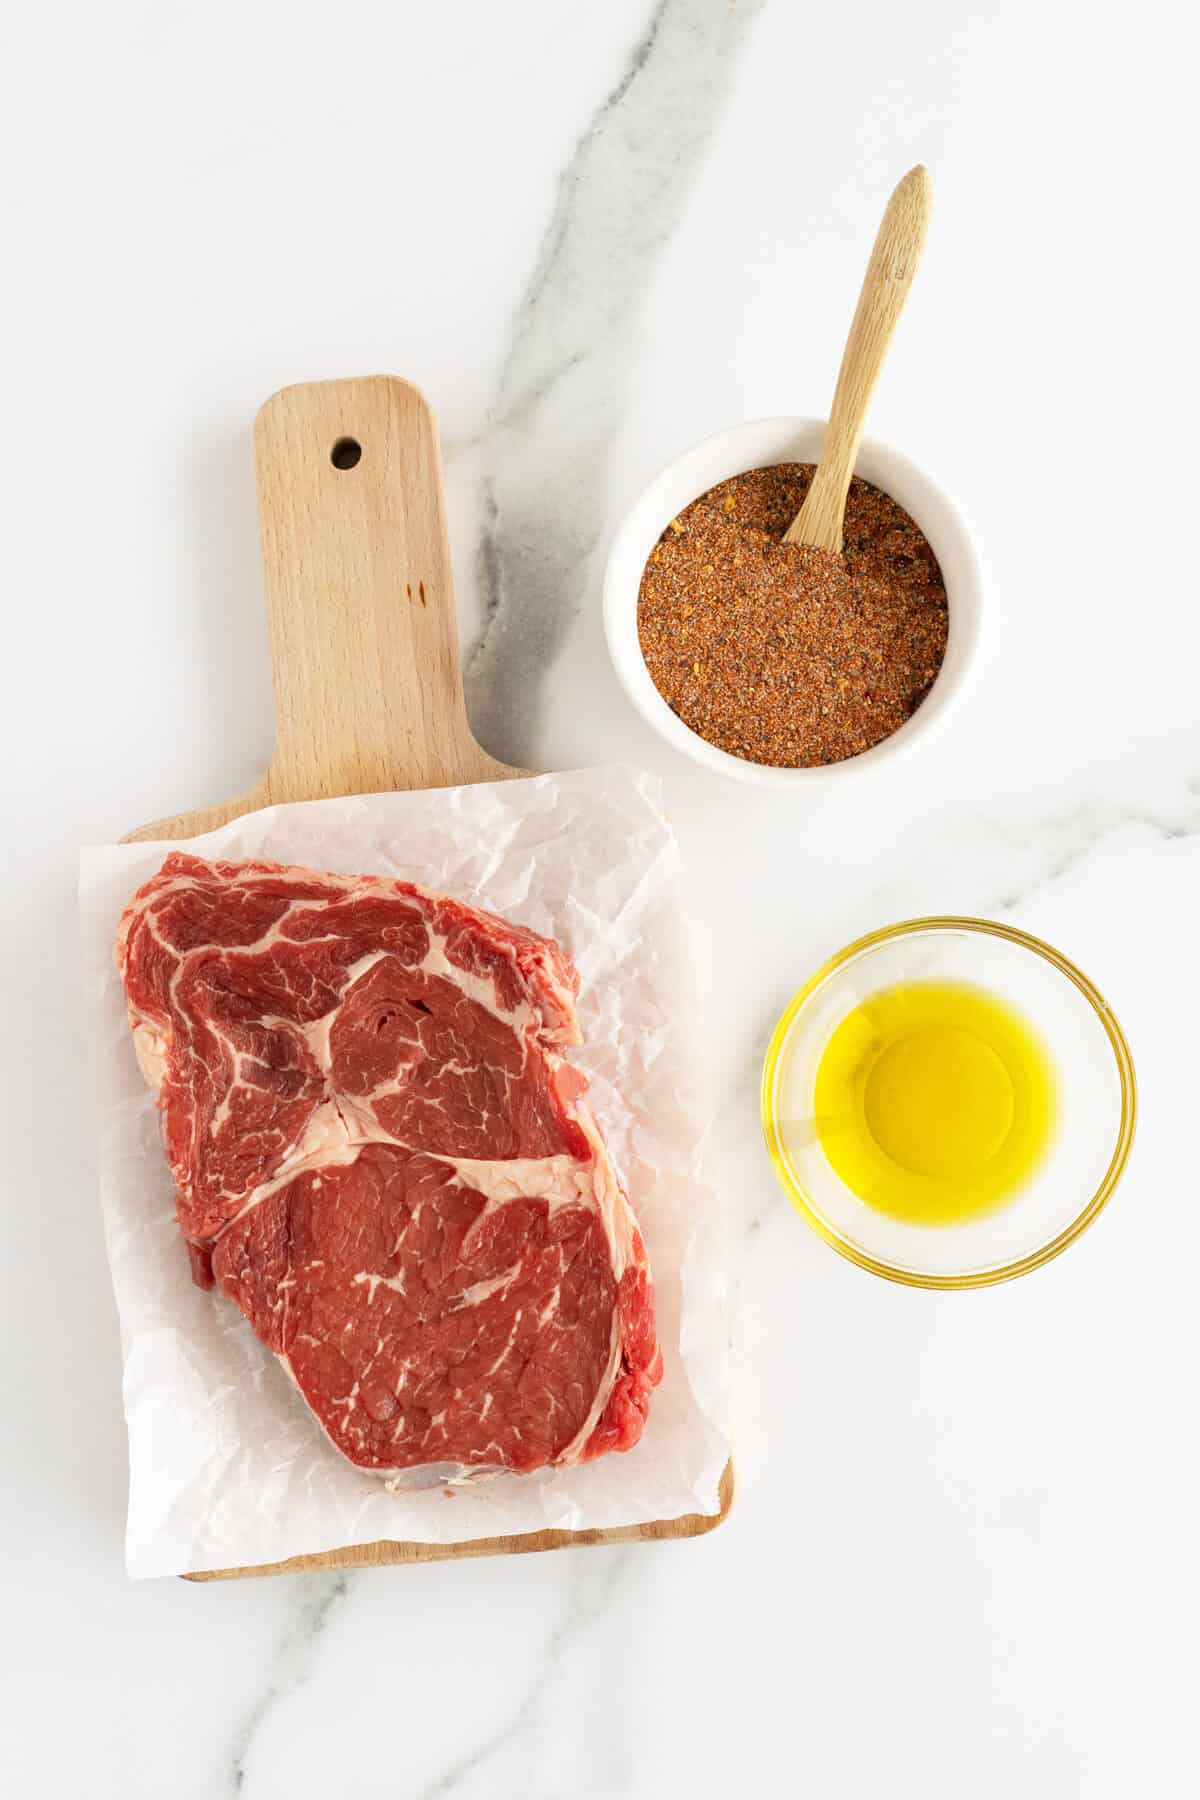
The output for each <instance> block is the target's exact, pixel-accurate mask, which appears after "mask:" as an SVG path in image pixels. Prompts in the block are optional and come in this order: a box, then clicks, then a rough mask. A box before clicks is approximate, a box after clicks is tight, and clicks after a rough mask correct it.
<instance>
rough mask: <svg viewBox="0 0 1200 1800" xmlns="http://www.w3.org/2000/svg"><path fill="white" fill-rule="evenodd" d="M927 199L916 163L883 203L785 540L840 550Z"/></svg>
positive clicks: (917, 254)
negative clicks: (805, 485)
mask: <svg viewBox="0 0 1200 1800" xmlns="http://www.w3.org/2000/svg"><path fill="white" fill-rule="evenodd" d="M931 200H932V195H931V190H930V183H929V174H928V172H927V170H926V169H925V167H924V166H923V165H922V164H921V163H918V164H917V166H916V168H915V169H910V170H909V172H908V174H907V175H906V176H905V177H904V179H903V181H902V182H901V183H900V184H899V186H898V187H897V188H896V191H895V193H894V194H893V195H892V197H891V199H890V200H889V201H888V203H887V210H886V212H885V213H884V215H883V219H882V222H881V223H880V226H879V231H878V234H877V236H876V238H875V247H874V249H873V250H872V251H871V260H870V262H869V263H868V264H867V273H866V275H865V277H864V278H863V285H862V292H861V294H860V295H859V296H858V305H857V307H856V308H855V310H854V318H853V319H852V321H851V324H850V335H849V337H848V338H847V339H846V348H845V350H844V352H843V354H842V366H841V368H840V369H839V371H838V379H837V388H836V389H835V391H834V396H833V409H832V411H831V412H830V415H829V424H828V427H827V428H826V431H825V442H824V444H823V446H822V448H821V460H820V462H819V463H818V464H817V470H816V473H815V474H814V476H813V479H812V486H811V487H810V488H809V490H808V493H807V495H806V496H805V500H804V505H803V506H802V507H801V508H800V511H799V512H798V513H797V514H796V517H795V518H794V519H793V520H792V522H791V524H790V525H789V526H788V529H787V531H786V532H785V533H784V542H785V543H787V544H812V545H814V546H815V547H816V548H817V549H818V550H831V551H833V552H834V554H835V555H836V554H839V553H840V551H841V548H842V520H843V516H844V514H845V511H846V495H847V494H848V493H849V491H850V477H851V476H852V475H853V473H854V459H855V457H856V456H857V455H858V446H859V441H860V439H861V438H862V432H863V421H864V420H865V418H866V415H867V405H868V403H869V401H870V398H871V393H872V390H873V389H874V386H875V382H876V380H877V378H878V375H879V371H880V369H881V368H882V367H883V359H884V357H885V356H886V355H887V351H888V345H889V344H890V343H891V341H892V333H893V332H894V331H895V329H896V321H897V320H898V319H899V317H900V312H901V309H902V308H903V306H904V302H905V300H906V299H907V297H908V290H909V288H910V287H911V286H912V278H913V276H914V275H915V274H916V271H917V263H918V262H919V261H920V258H921V251H922V249H923V247H924V244H925V233H926V231H927V230H928V228H929V212H930V205H931Z"/></svg>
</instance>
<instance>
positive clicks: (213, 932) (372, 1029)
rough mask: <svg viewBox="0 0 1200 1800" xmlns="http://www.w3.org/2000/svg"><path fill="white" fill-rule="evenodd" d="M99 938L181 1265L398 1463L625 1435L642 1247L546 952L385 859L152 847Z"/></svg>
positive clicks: (650, 1325)
mask: <svg viewBox="0 0 1200 1800" xmlns="http://www.w3.org/2000/svg"><path fill="white" fill-rule="evenodd" d="M117 962H118V967H119V969H120V971H121V976H122V979H123V981H124V984H125V995H126V1000H127V1003H128V1009H129V1021H130V1025H131V1027H132V1030H133V1038H134V1044H135V1046H136V1049H137V1054H138V1060H139V1062H140V1064H141V1067H142V1070H143V1072H144V1074H145V1076H146V1079H147V1081H148V1082H149V1083H150V1085H151V1086H152V1087H153V1088H154V1089H155V1091H156V1094H157V1098H158V1105H159V1109H160V1114H161V1122H162V1135H163V1143H164V1146H165V1148H166V1154H167V1160H168V1162H169V1163H170V1167H171V1173H172V1175H173V1176H174V1178H175V1184H176V1188H177V1190H178V1214H179V1223H180V1226H181V1228H182V1231H183V1235H184V1237H185V1239H186V1241H187V1245H188V1249H189V1253H190V1255H191V1259H192V1270H193V1274H194V1276H195V1278H196V1279H197V1280H198V1281H199V1282H200V1283H201V1285H203V1286H211V1285H212V1284H213V1283H214V1281H215V1283H216V1285H217V1287H218V1288H219V1289H220V1291H221V1292H222V1293H223V1294H224V1295H226V1296H227V1297H228V1298H229V1299H230V1300H232V1301H233V1302H234V1303H235V1304H236V1305H237V1306H239V1307H240V1308H241V1310H242V1312H243V1313H244V1314H245V1316H246V1318H247V1319H248V1320H249V1322H250V1324H251V1325H252V1326H253V1328H254V1330H255V1332H256V1333H257V1334H258V1336H259V1337H260V1338H261V1339H262V1341H263V1342H264V1343H265V1344H266V1345H267V1346H268V1347H269V1348H270V1349H271V1350H272V1351H274V1353H275V1355H276V1356H277V1357H278V1358H279V1360H280V1362H281V1363H282V1364H283V1366H284V1368H285V1369H286V1370H287V1372H288V1373H289V1375H290V1376H291V1377H292V1379H293V1380H294V1381H295V1382H296V1384H297V1386H298V1387H299V1389H300V1392H301V1393H302V1394H303V1396H304V1398H305V1400H306V1401H307V1402H308V1404H309V1406H310V1407H311V1408H312V1410H313V1412H314V1413H315V1414H316V1416H317V1418H318V1420H319V1421H320V1423H321V1425H322V1426H323V1427H324V1430H325V1431H326V1433H327V1434H328V1436H329V1438H330V1440H331V1441H332V1443H333V1444H334V1445H335V1446H336V1447H337V1449H338V1450H340V1451H341V1452H342V1454H343V1455H344V1456H346V1457H348V1458H349V1459H350V1461H351V1462H352V1463H354V1464H355V1465H356V1466H357V1467H359V1468H361V1469H364V1470H368V1471H369V1472H370V1473H372V1474H376V1475H382V1476H393V1475H397V1474H399V1472H400V1471H407V1470H419V1469H421V1468H423V1467H426V1466H434V1467H437V1468H438V1469H439V1470H443V1469H453V1470H466V1471H470V1470H483V1469H511V1470H517V1471H529V1470H532V1469H538V1468H543V1467H545V1466H547V1465H552V1464H568V1463H573V1462H578V1461H581V1460H583V1459H585V1458H588V1457H593V1456H599V1455H601V1454H603V1452H605V1451H607V1450H625V1449H628V1448H629V1447H630V1446H631V1445H632V1444H635V1443H636V1442H637V1440H638V1438H639V1437H640V1435H641V1431H642V1425H643V1421H644V1419H645V1415H646V1408H647V1404H648V1400H649V1395H650V1390H651V1389H652V1388H653V1387H654V1385H655V1383H656V1382H657V1381H658V1380H659V1378H660V1376H661V1373H662V1357H661V1354H660V1352H659V1348H658V1344H657V1340H656V1337H655V1330H654V1302H653V1293H652V1288H651V1282H650V1270H649V1265H648V1263H647V1260H646V1252H645V1247H644V1245H643V1243H642V1238H641V1234H640V1232H639V1231H638V1228H637V1225H636V1223H635V1222H634V1218H633V1215H632V1213H631V1211H630V1208H629V1203H628V1200H627V1199H626V1196H625V1193H624V1190H623V1189H622V1186H621V1182H620V1179H619V1177H618V1175H617V1173H616V1170H615V1169H614V1168H613V1165H612V1162H611V1161H610V1159H609V1156H608V1153H607V1150H606V1149H605V1146H604V1143H603V1140H602V1139H601V1137H600V1133H599V1131H598V1130H597V1128H596V1125H595V1122H594V1120H593V1119H592V1117H591V1114H590V1113H589V1111H588V1109H587V1107H586V1106H585V1105H584V1104H583V1100H582V1094H583V1090H584V1087H585V1082H584V1079H583V1077H582V1076H581V1075H580V1074H579V1072H578V1071H577V1070H576V1069H574V1068H573V1067H572V1065H571V1064H570V1063H569V1062H567V1061H566V1060H564V1056H563V1052H564V1050H565V1049H566V1048H568V1047H569V1046H571V1045H573V1044H577V1043H578V1042H579V1041H580V1039H579V1029H578V1025H577V1023H576V1017H575V995H576V992H577V990H578V985H579V984H578V976H577V975H576V973H575V970H574V968H573V966H572V965H571V963H570V961H569V960H568V958H567V956H566V955H565V954H564V952H563V950H562V949H561V947H560V946H559V945H558V944H557V943H555V942H553V941H552V940H551V939H548V938H543V937H538V936H537V935H536V934H535V933H533V932H531V931H525V930H523V929H521V928H520V927H519V926H514V925H509V924H507V923H505V921H504V920H502V919H498V918H495V917H493V916H492V915H490V914H488V913H483V912H478V911H476V910H475V909H474V908H472V907H469V906H464V905H462V904H461V903H460V902H458V901H456V900H452V899H448V898H446V897H445V896H442V895H438V894H434V893H430V892H427V891H426V890H424V889H422V888H418V887H414V886H411V885H410V884H409V883H407V882H400V881H389V880H384V879H380V878H378V877H374V876H342V875H325V874H319V873H316V872H314V871H312V870H309V869H297V868H287V867H284V866H282V865H280V864H275V863H264V862H241V863H222V862H218V863H209V862H203V861H201V860H200V859H199V858H197V857H194V856H185V855H178V854H176V855H172V856H169V857H168V858H167V860H166V862H165V863H164V864H163V866H162V868H161V869H160V871H159V873H158V874H157V875H155V876H154V877H153V878H152V879H151V880H150V881H148V882H146V883H145V885H144V886H143V887H141V888H140V889H139V890H138V892H137V893H136V894H135V895H134V897H133V899H132V900H131V901H130V903H129V906H128V907H127V908H126V911H125V914H124V916H123V918H122V921H121V928H120V932H119V934H118V940H117Z"/></svg>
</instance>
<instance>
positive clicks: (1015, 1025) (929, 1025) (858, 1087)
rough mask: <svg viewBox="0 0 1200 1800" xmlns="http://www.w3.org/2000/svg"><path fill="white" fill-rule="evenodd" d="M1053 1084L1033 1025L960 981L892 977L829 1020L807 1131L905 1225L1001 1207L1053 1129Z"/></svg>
mask: <svg viewBox="0 0 1200 1800" xmlns="http://www.w3.org/2000/svg"><path fill="white" fill-rule="evenodd" d="M1057 1115H1058V1083H1057V1078H1056V1075H1055V1071H1054V1065H1053V1063H1052V1061H1051V1058H1050V1054H1049V1052H1048V1050H1047V1049H1046V1046H1045V1045H1044V1043H1043V1042H1042V1041H1041V1039H1040V1037H1039V1035H1038V1033H1037V1031H1036V1030H1035V1028H1034V1027H1033V1026H1032V1025H1031V1024H1030V1022H1029V1021H1028V1020H1027V1019H1025V1018H1024V1017H1023V1016H1022V1014H1021V1013H1019V1012H1018V1011H1017V1010H1016V1009H1015V1008H1014V1007H1012V1006H1010V1005H1009V1004H1008V1003H1007V1001H1004V1000H1002V999H1001V998H1000V997H999V996H998V995H996V994H994V993H990V992H988V990H987V989H985V988H982V987H977V986H975V985H974V984H972V983H970V982H966V981H901V982H897V983H895V984H894V985H893V986H891V987H888V988H884V989H883V990H881V991H880V992H878V993H874V994H871V995H870V996H869V997H868V998H867V999H866V1000H864V1001H862V1002H861V1003H860V1004H859V1005H857V1006H855V1007H854V1008H853V1009H852V1010H851V1011H850V1012H848V1013H847V1014H846V1016H845V1017H844V1018H843V1019H842V1020H841V1022H840V1023H839V1024H838V1025H837V1026H836V1027H835V1028H834V1030H833V1032H832V1034H831V1036H830V1038H829V1041H828V1043H827V1044H826V1046H825V1048H824V1050H823V1052H822V1053H821V1056H820V1060H819V1062H818V1064H817V1071H816V1079H815V1085H814V1092H813V1116H814V1125H815V1129H816V1134H817V1138H818V1141H819V1143H820V1145H821V1148H822V1149H823V1151H824V1153H825V1155H826V1156H827V1157H828V1159H829V1162H830V1164H831V1166H832V1168H833V1169H834V1171H835V1172H836V1174H837V1175H838V1176H839V1177H840V1178H841V1180H842V1181H844V1182H845V1184H846V1186H847V1187H848V1188H849V1189H850V1191H851V1192H852V1193H853V1194H854V1195H856V1197H857V1198H858V1199H860V1200H863V1201H865V1202H866V1204H867V1205H868V1206H873V1207H876V1208H877V1209H878V1210H879V1211H881V1212H884V1213H887V1214H888V1215H890V1216H891V1217H892V1218H894V1219H898V1220H902V1221H904V1222H906V1223H910V1224H915V1225H939V1224H940V1225H957V1224H961V1223H963V1222H964V1221H966V1220H970V1219H974V1218H978V1217H979V1216H981V1215H982V1214H985V1213H988V1212H990V1211H992V1210H993V1209H994V1208H996V1207H999V1206H1002V1205H1003V1204H1004V1203H1005V1201H1007V1200H1009V1199H1010V1198H1011V1197H1012V1196H1013V1195H1015V1194H1016V1193H1017V1192H1018V1191H1019V1190H1020V1189H1021V1188H1022V1187H1023V1186H1024V1184H1025V1182H1026V1181H1027V1180H1028V1179H1029V1177H1030V1176H1031V1175H1032V1174H1033V1172H1034V1171H1035V1169H1036V1168H1037V1167H1038V1165H1039V1164H1040V1163H1041V1161H1042V1160H1043V1158H1044V1156H1045V1154H1046V1152H1047V1150H1048V1148H1049V1146H1050V1144H1051V1141H1052V1139H1053V1136H1054V1129H1055V1122H1056V1119H1057Z"/></svg>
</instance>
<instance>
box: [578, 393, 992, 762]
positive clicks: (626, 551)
mask: <svg viewBox="0 0 1200 1800" xmlns="http://www.w3.org/2000/svg"><path fill="white" fill-rule="evenodd" d="M824 435H825V423H824V421H823V420H821V419H788V418H784V419H754V420H751V421H750V423H749V424H746V425H734V426H731V428H730V429H729V430H728V431H718V432H717V433H716V435H715V436H713V437H710V438H705V440H704V442H703V443H701V444H697V445H696V446H695V447H694V448H693V449H691V450H687V451H685V452H684V454H683V455H682V456H677V457H676V458H675V461H674V462H673V463H669V464H668V465H667V467H666V468H665V469H664V470H663V471H662V473H661V475H658V476H656V477H655V479H654V480H653V481H652V482H651V483H650V485H649V487H648V488H646V490H645V492H644V493H643V494H642V496H641V498H640V499H639V500H637V501H636V502H635V503H634V505H633V506H632V507H631V508H630V510H629V512H628V513H627V514H626V516H625V519H624V521H623V523H622V524H621V527H620V529H619V530H618V532H617V535H616V537H615V538H614V539H613V544H612V548H611V550H610V551H609V553H608V565H607V567H606V569H605V572H604V629H605V635H606V636H607V638H608V648H609V654H610V655H611V656H612V660H613V665H614V667H615V668H616V671H617V674H618V676H619V677H620V679H621V682H622V685H623V686H624V688H625V691H626V693H627V694H628V695H629V698H630V699H631V700H632V701H633V703H634V705H635V706H636V707H637V709H638V711H639V712H640V713H641V715H642V717H643V718H644V719H645V720H646V721H647V723H648V724H650V725H653V727H654V729H655V731H657V732H658V733H659V735H660V737H664V738H665V739H666V740H667V742H668V743H669V744H674V746H675V748H676V749H677V750H682V751H683V752H684V754H685V755H686V756H690V757H691V758H692V759H693V761H695V762H698V763H701V764H702V765H703V766H704V767H705V768H706V769H712V770H714V771H715V772H716V773H717V774H718V775H728V776H730V777H731V778H732V779H733V780H734V781H750V782H755V783H757V784H758V785H759V786H761V787H775V788H792V789H793V790H795V789H800V788H808V789H810V790H811V789H812V788H813V787H815V786H816V785H818V784H820V785H826V786H827V785H828V784H829V783H831V782H835V781H846V780H848V779H850V778H852V777H854V776H856V775H859V774H863V773H866V772H867V771H869V770H871V769H876V768H879V767H881V766H882V765H883V764H884V763H885V762H887V761H889V760H892V759H894V758H895V757H897V756H900V755H903V753H904V752H905V751H906V750H908V749H910V748H911V747H912V746H913V745H914V744H916V743H918V742H919V741H920V740H921V739H922V738H925V737H927V736H928V735H929V733H930V732H931V731H932V730H934V729H935V727H936V726H938V725H939V724H940V723H941V721H942V719H943V718H944V717H945V715H946V713H947V711H948V710H949V708H950V707H951V706H952V705H953V703H954V701H955V700H957V698H958V697H959V695H960V693H961V691H962V688H963V685H964V681H965V679H966V675H967V670H968V668H969V667H970V664H971V662H972V660H973V659H974V655H975V649H976V645H977V642H978V639H979V623H980V587H981V583H980V573H979V559H978V557H977V556H976V553H975V545H974V542H973V540H972V538H971V534H970V532H969V531H968V529H967V526H966V523H965V521H964V519H963V517H962V514H961V513H960V512H959V510H958V508H957V507H956V506H955V504H954V502H953V501H952V500H951V499H950V497H949V495H948V494H947V493H945V492H944V490H943V489H942V488H940V487H939V486H938V485H937V483H936V482H935V481H933V480H932V479H931V477H930V476H928V475H926V474H925V472H924V470H923V469H919V468H918V467H917V465H916V464H915V463H913V462H910V461H909V459H908V458H907V457H906V456H902V455H901V454H900V452H899V451H898V450H893V449H891V448H890V446H889V445H887V444H881V443H878V442H875V441H874V440H872V439H870V438H866V439H864V440H863V444H862V447H861V449H860V450H859V454H858V461H857V463H856V464H855V474H857V475H861V476H862V477H863V479H864V480H865V481H870V482H873V483H874V485H875V486H876V487H879V488H882V489H883V490H884V492H885V493H887V494H890V495H891V496H892V499H893V500H897V501H899V503H900V505H901V506H902V507H904V509H905V511H906V512H908V513H910V514H911V515H912V517H913V518H914V519H915V520H916V522H917V524H918V525H919V526H920V527H921V530H922V531H923V532H924V533H925V536H926V538H927V539H928V540H929V544H930V546H931V548H932V549H933V552H934V554H935V556H936V557H937V559H938V562H939V563H940V565H941V570H942V579H943V580H944V581H945V584H946V599H947V604H948V607H949V615H950V635H949V640H948V642H947V645H946V656H945V660H944V661H943V663H942V666H941V669H940V670H939V671H938V675H937V679H936V680H935V682H934V684H933V686H932V687H931V688H930V690H929V692H928V694H926V696H925V698H924V700H923V701H922V702H921V705H920V706H919V707H918V708H917V710H916V712H915V713H914V714H913V716H912V718H911V719H908V720H907V721H906V722H905V723H904V724H903V725H902V726H901V727H900V729H899V731H896V732H893V734H892V736H891V737H888V738H884V740H883V742H882V743H880V744H876V745H875V747H874V749H872V750H864V751H863V752H862V754H861V755H859V756H851V757H847V759H846V760H845V761H844V762H839V763H829V764H826V765H825V766H824V767H821V768H816V769H776V768H771V767H768V766H767V765H765V764H763V763H753V762H746V761H745V760H744V759H743V758H742V757H740V756H730V755H729V754H728V752H727V751H725V750H718V749H717V748H716V746H715V745H713V744H709V743H706V742H705V740H704V739H703V738H702V737H700V736H698V735H697V733H696V732H694V731H692V730H691V728H690V727H689V726H687V725H685V724H684V723H683V720H682V719H680V718H679V717H678V716H677V715H676V714H675V713H673V712H672V711H671V708H670V707H669V706H668V705H667V703H666V701H665V700H664V699H663V697H662V695H661V694H660V693H659V691H658V689H657V688H656V687H655V685H654V682H653V681H652V679H651V676H650V671H649V670H648V669H647V667H646V663H645V659H644V657H643V656H642V651H641V645H640V644H639V642H638V630H637V601H638V588H639V587H640V585H641V580H642V570H643V569H644V568H645V566H646V559H647V557H648V556H649V555H650V552H651V550H653V548H654V546H655V544H656V543H657V542H658V539H659V537H660V536H661V535H662V532H663V530H664V529H665V527H666V526H667V524H668V523H669V522H670V520H671V519H673V518H675V517H676V516H677V515H678V514H679V513H681V512H682V511H683V509H684V507H685V506H687V505H689V504H690V502H691V501H693V500H696V499H698V498H699V496H700V495H701V494H704V493H707V491H708V489H709V488H711V487H715V486H716V485H717V483H718V482H719V481H726V480H728V478H729V477H730V476H731V475H741V474H744V473H745V471H746V470H747V469H761V468H768V467H770V466H771V465H772V464H774V463H783V462H816V461H817V459H818V457H819V456H820V453H821V442H822V439H823V438H824Z"/></svg>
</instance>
